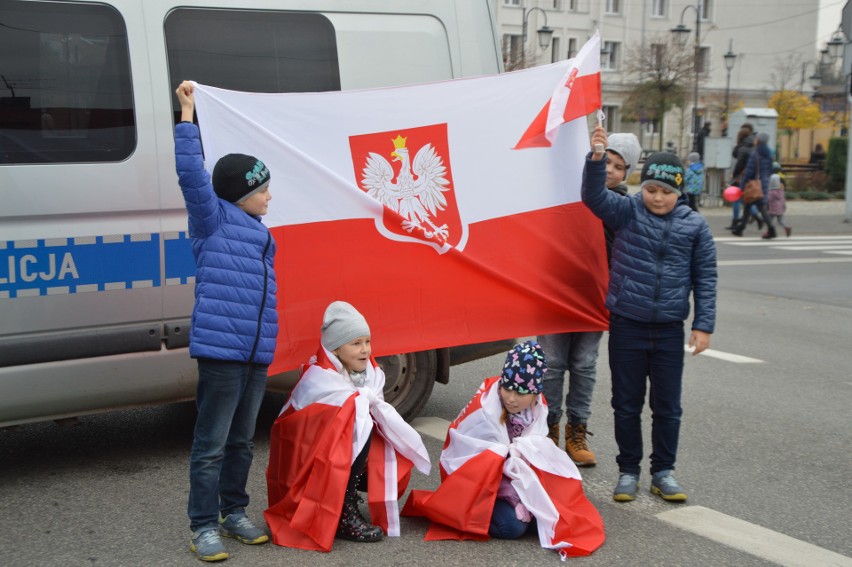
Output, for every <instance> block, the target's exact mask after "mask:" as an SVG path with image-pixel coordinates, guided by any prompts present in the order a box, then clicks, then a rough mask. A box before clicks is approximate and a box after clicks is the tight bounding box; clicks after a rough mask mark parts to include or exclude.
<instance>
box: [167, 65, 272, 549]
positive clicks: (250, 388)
mask: <svg viewBox="0 0 852 567" xmlns="http://www.w3.org/2000/svg"><path fill="white" fill-rule="evenodd" d="M176 92H177V96H178V100H179V101H180V106H181V122H180V123H179V124H178V125H177V126H176V127H175V164H176V166H177V173H178V180H179V183H180V188H181V191H182V192H183V196H184V200H185V201H186V209H187V212H188V213H189V236H190V239H191V241H192V253H193V255H194V256H195V263H196V267H197V271H196V276H195V306H194V308H193V311H192V329H191V330H190V335H189V354H190V356H192V357H193V358H195V359H197V362H198V388H197V390H196V406H197V408H198V417H197V418H196V422H195V432H194V435H193V440H192V455H191V457H190V464H189V505H188V514H189V519H190V529H191V530H192V532H193V533H192V538H191V541H190V549H191V550H192V551H193V552H194V553H195V554H196V556H197V557H198V558H199V559H201V560H203V561H221V560H223V559H227V558H228V552H227V551H226V549H225V547H224V545H223V544H222V540H221V539H220V535H223V536H226V537H232V538H235V539H237V540H239V541H241V542H242V543H247V544H260V543H265V542H266V541H268V540H269V537H268V536H267V535H266V534H265V533H264V532H263V531H262V530H260V529H258V528H257V527H255V526H254V525H253V524H252V523H251V521H250V520H249V519H248V517H247V516H246V513H245V508H246V506H248V503H249V496H248V493H247V492H246V482H247V480H248V473H249V468H250V467H251V462H252V449H253V447H254V445H253V443H252V438H253V437H254V428H255V422H256V420H257V413H258V411H259V410H260V404H261V402H262V401H263V395H264V392H265V390H266V374H267V368H268V366H269V364H270V363H271V362H272V355H273V353H274V352H275V341H276V338H277V336H278V313H277V311H276V310H275V292H276V283H275V272H274V270H273V258H274V256H275V242H274V240H273V239H272V235H271V234H270V232H269V229H267V228H266V227H265V226H264V225H263V224H262V223H261V222H260V217H261V215H263V214H265V213H266V210H267V205H268V203H269V200H270V199H271V196H270V194H269V179H270V174H269V169H267V167H266V166H265V165H264V164H263V162H261V161H260V160H258V159H257V158H255V157H252V156H246V155H243V154H228V155H226V156H224V157H223V158H222V159H220V160H219V161H218V162H217V163H216V166H215V167H214V169H213V178H212V182H211V178H210V175H208V173H207V171H206V170H205V169H204V160H203V157H202V152H201V142H200V139H199V135H198V127H197V126H196V125H195V124H193V123H192V117H193V112H194V111H195V95H194V84H193V83H192V82H190V81H184V82H183V83H181V84H180V86H179V87H178V89H177V91H176Z"/></svg>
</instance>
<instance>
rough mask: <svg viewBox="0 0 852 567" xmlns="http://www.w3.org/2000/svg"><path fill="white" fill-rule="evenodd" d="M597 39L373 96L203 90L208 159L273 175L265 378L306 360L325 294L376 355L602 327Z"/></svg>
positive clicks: (200, 108) (201, 114) (199, 93)
mask: <svg viewBox="0 0 852 567" xmlns="http://www.w3.org/2000/svg"><path fill="white" fill-rule="evenodd" d="M599 47H600V38H599V37H598V35H597V34H595V36H594V37H593V38H592V39H591V40H590V41H589V42H588V43H587V44H586V45H585V46H584V47H583V49H582V50H581V51H580V53H579V54H578V55H577V57H575V58H574V59H570V60H568V61H563V62H560V63H555V64H553V65H547V66H542V67H535V68H531V69H525V70H523V71H517V72H512V73H505V74H502V75H494V76H486V77H478V78H472V79H459V80H453V81H446V82H440V83H429V84H422V85H413V86H404V87H394V88H383V89H375V90H360V91H344V92H328V93H301V94H299V93H296V94H293V93H288V94H262V93H244V92H236V91H228V90H222V89H217V88H213V87H208V86H204V85H198V88H197V90H196V108H197V112H198V119H199V126H200V128H201V134H202V141H203V144H204V152H205V159H206V164H207V167H208V168H210V169H212V167H213V165H215V163H216V161H217V160H218V159H219V158H220V157H221V156H223V155H225V154H228V153H244V154H251V155H255V156H257V157H258V158H260V159H261V160H263V161H264V162H265V163H266V165H267V166H269V169H270V171H271V173H272V183H271V193H272V196H273V199H272V201H271V202H270V207H269V213H268V214H267V215H266V217H264V222H265V224H266V225H267V226H269V227H270V229H271V230H272V233H273V235H274V237H275V239H276V242H277V244H278V252H277V256H276V262H275V264H276V271H277V273H278V291H279V301H278V306H279V311H280V313H279V315H280V325H281V330H280V334H279V337H280V338H279V343H278V349H277V351H276V356H275V361H274V363H273V365H272V368H270V372H271V373H275V372H278V371H283V370H287V369H292V368H295V367H297V366H298V365H299V364H301V363H303V362H304V361H305V360H307V358H308V357H309V356H310V355H311V353H312V351H313V348H314V345H316V343H317V339H318V336H319V327H320V321H321V320H322V314H323V312H324V310H325V308H326V306H328V304H329V303H331V302H332V301H334V300H343V301H347V302H349V303H352V304H353V305H355V306H356V307H357V308H358V310H359V311H361V312H362V313H363V314H364V315H365V317H366V318H367V320H368V321H369V322H370V327H371V329H372V331H373V338H374V339H375V340H374V344H375V345H376V346H377V351H376V352H375V354H376V355H383V354H391V353H399V352H410V351H416V350H424V349H431V348H438V347H444V346H450V345H459V344H468V343H474V342H483V341H489V340H497V339H504V338H508V337H518V336H527V335H536V334H544V333H553V332H561V331H591V330H602V329H605V328H606V326H607V313H606V310H605V308H604V296H605V292H606V285H607V267H606V254H605V247H604V238H603V231H602V228H601V223H600V221H599V220H598V219H597V218H595V217H594V216H593V215H592V214H591V213H590V212H589V211H588V210H587V209H586V207H585V206H584V205H583V204H582V203H581V202H580V185H581V177H582V171H583V165H584V159H585V155H586V153H587V152H588V151H589V134H588V127H587V124H586V120H585V118H584V117H585V116H586V115H587V114H590V113H591V112H593V111H595V110H596V109H598V108H599V107H600V49H599ZM577 118H580V119H577ZM575 119H576V120H575Z"/></svg>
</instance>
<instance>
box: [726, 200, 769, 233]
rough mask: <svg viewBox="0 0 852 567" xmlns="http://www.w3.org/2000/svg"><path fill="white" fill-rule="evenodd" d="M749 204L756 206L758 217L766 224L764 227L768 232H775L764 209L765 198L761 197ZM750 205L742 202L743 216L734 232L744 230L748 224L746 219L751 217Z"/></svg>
mask: <svg viewBox="0 0 852 567" xmlns="http://www.w3.org/2000/svg"><path fill="white" fill-rule="evenodd" d="M751 205H754V206H755V207H757V214H758V215H759V218H760V219H761V220H762V221H763V222H764V223H765V224H766V228H767V229H769V234H773V233H774V232H775V227H774V226H772V220H771V219H770V218H769V213H768V212H767V210H766V198H763V199H761V200H760V201H757V202H756V203H752V204H751ZM751 205H746V204H745V203H743V209H744V210H743V216H742V218H741V219H740V221H739V224H738V225H737V227H736V229H735V231H736V232H742V231H744V230H745V228H746V226H748V219H749V218H751Z"/></svg>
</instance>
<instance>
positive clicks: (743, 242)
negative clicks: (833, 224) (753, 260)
mask: <svg viewBox="0 0 852 567" xmlns="http://www.w3.org/2000/svg"><path fill="white" fill-rule="evenodd" d="M713 240H715V241H716V242H725V243H728V244H730V243H734V244H738V245H740V246H775V245H776V244H781V243H782V242H783V243H784V244H788V243H793V242H809V243H810V242H834V243H837V242H852V235H841V236H794V237H792V238H784V237H779V238H773V239H764V238H760V237H759V236H757V235H755V236H754V237H752V238H741V237H736V236H721V237H717V238H714V239H713Z"/></svg>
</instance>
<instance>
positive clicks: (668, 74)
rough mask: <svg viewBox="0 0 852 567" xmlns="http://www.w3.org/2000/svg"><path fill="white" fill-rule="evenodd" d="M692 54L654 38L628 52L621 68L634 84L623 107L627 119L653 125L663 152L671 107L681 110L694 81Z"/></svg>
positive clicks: (669, 42) (668, 38)
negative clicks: (666, 117) (665, 129)
mask: <svg viewBox="0 0 852 567" xmlns="http://www.w3.org/2000/svg"><path fill="white" fill-rule="evenodd" d="M694 62H695V53H694V51H693V49H692V48H691V47H680V46H678V45H677V44H675V43H674V42H673V41H672V39H671V38H670V37H668V36H664V35H660V36H657V37H655V38H653V39H651V41H650V42H649V43H648V44H646V45H644V46H643V45H634V46H632V47H630V48H628V49H627V53H626V55H625V60H624V67H625V72H626V75H627V77H628V78H629V79H631V80H634V81H635V85H634V86H633V88H632V89H631V90H630V91H629V92H628V94H627V97H626V99H625V101H624V105H623V106H622V112H623V113H624V117H625V119H626V120H629V121H634V122H652V123H653V124H654V126H655V127H656V129H657V131H658V132H659V133H660V137H659V150H660V151H662V149H663V139H664V135H663V124H664V122H665V120H664V118H665V115H666V113H667V112H668V111H669V110H671V109H672V108H673V107H680V108H683V107H684V106H685V105H686V103H687V99H688V95H689V90H690V86H691V85H692V81H693V80H694V76H693V74H694V69H695V68H694Z"/></svg>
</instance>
